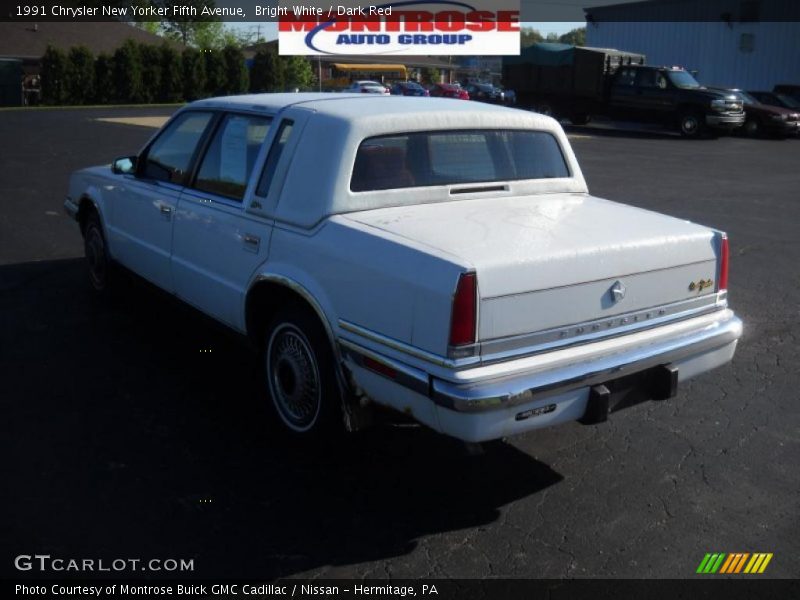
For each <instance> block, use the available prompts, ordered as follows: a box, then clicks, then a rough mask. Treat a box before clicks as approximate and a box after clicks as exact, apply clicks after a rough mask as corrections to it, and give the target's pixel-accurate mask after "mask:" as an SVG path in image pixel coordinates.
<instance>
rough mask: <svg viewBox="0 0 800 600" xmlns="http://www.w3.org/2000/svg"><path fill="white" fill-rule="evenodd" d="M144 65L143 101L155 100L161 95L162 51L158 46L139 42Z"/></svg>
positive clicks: (140, 55) (140, 58)
mask: <svg viewBox="0 0 800 600" xmlns="http://www.w3.org/2000/svg"><path fill="white" fill-rule="evenodd" d="M139 63H140V64H141V66H142V101H143V102H146V103H148V104H149V103H151V102H155V101H156V100H157V99H158V98H159V96H160V95H161V52H160V50H159V49H158V46H153V45H151V44H139Z"/></svg>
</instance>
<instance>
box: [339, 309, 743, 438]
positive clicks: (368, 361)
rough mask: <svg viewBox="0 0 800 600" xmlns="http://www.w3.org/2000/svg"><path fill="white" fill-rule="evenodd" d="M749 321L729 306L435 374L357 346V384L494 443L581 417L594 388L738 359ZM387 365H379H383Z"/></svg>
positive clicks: (681, 375)
mask: <svg viewBox="0 0 800 600" xmlns="http://www.w3.org/2000/svg"><path fill="white" fill-rule="evenodd" d="M741 333H742V322H741V321H740V320H739V319H738V318H737V317H736V316H735V315H734V314H733V312H732V311H730V310H728V309H722V310H718V311H716V312H713V313H710V314H706V315H703V316H700V317H695V318H692V319H687V320H683V321H679V322H677V323H672V324H670V325H665V326H661V327H657V328H654V329H649V330H645V331H640V332H637V333H634V334H630V335H625V336H620V337H615V338H611V339H606V340H603V341H599V342H595V343H591V344H583V345H580V346H575V347H568V348H564V349H561V350H557V351H553V352H544V353H541V354H536V355H533V356H528V357H524V358H519V359H516V360H511V361H505V362H502V363H497V364H490V365H481V366H477V367H474V368H469V369H464V370H459V371H453V372H452V373H451V376H450V377H449V378H448V379H444V378H441V377H434V376H432V375H429V374H428V373H426V372H424V371H422V370H420V369H417V368H412V367H409V366H408V365H405V364H403V363H401V362H398V361H396V360H395V359H390V358H387V357H385V356H382V355H380V354H379V353H376V352H374V351H372V350H367V349H365V348H363V347H360V346H359V345H357V344H354V343H352V342H349V341H345V342H343V343H342V346H341V347H342V352H343V356H344V357H345V359H346V362H347V364H348V366H349V368H350V370H351V372H352V374H353V377H354V379H355V382H356V383H357V385H358V386H359V387H360V388H361V389H362V390H364V391H365V392H366V394H367V395H368V396H369V397H371V398H372V399H373V400H375V401H376V402H378V403H381V404H387V405H390V406H392V407H394V408H397V409H398V410H401V411H403V412H406V413H411V414H413V415H414V416H415V417H416V418H417V419H418V420H420V421H422V422H423V423H426V424H428V425H430V426H431V427H433V428H434V429H437V430H438V431H441V432H443V433H447V434H449V435H452V436H454V437H457V438H460V439H463V440H467V441H475V442H477V441H486V440H491V439H497V438H501V437H505V436H508V435H514V434H518V433H523V432H525V431H529V430H532V429H537V428H541V427H547V426H550V425H555V424H557V423H562V422H565V421H572V420H576V419H580V418H581V417H583V416H584V414H585V413H586V408H587V403H588V401H589V394H590V390H591V389H592V386H595V385H597V384H604V383H609V382H612V381H615V380H619V379H620V378H623V377H626V376H628V375H634V374H637V373H643V372H645V371H648V370H651V369H654V368H659V367H660V366H662V365H670V366H671V367H672V368H673V369H677V377H678V381H683V380H686V379H688V378H690V377H693V376H695V375H698V374H700V373H703V372H705V371H708V370H710V369H713V368H715V367H718V366H720V365H722V364H725V363H726V362H728V361H730V360H731V358H732V357H733V354H734V351H735V349H736V342H737V340H738V339H739V337H740V336H741ZM376 362H377V363H379V364H380V365H381V366H380V367H378V368H376V366H375V364H376Z"/></svg>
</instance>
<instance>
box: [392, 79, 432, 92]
mask: <svg viewBox="0 0 800 600" xmlns="http://www.w3.org/2000/svg"><path fill="white" fill-rule="evenodd" d="M391 91H392V95H393V96H429V95H430V94H429V93H428V90H426V89H425V88H424V87H422V86H421V85H420V84H418V83H417V82H416V81H398V82H397V83H395V84H394V85H393V86H392V90H391Z"/></svg>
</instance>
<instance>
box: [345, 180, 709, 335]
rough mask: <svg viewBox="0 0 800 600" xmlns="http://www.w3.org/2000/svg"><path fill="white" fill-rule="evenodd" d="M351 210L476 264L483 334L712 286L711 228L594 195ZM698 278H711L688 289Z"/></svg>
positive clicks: (568, 321)
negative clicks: (616, 285)
mask: <svg viewBox="0 0 800 600" xmlns="http://www.w3.org/2000/svg"><path fill="white" fill-rule="evenodd" d="M347 217H348V218H350V219H354V220H356V221H358V222H360V223H363V224H366V225H369V226H372V227H376V228H378V229H382V230H385V231H388V232H391V233H393V234H396V235H399V236H402V237H404V238H407V239H409V240H413V241H414V242H416V243H421V244H424V245H426V246H428V247H431V248H433V249H436V250H438V251H440V252H441V253H445V254H448V255H451V256H454V257H456V258H457V259H458V260H459V261H461V262H464V263H466V264H467V265H469V266H470V267H472V268H474V269H475V271H476V272H477V275H478V293H479V297H480V298H479V301H480V304H479V321H478V339H479V340H480V341H485V340H490V339H495V338H502V337H508V336H514V335H520V334H526V333H531V332H537V331H542V330H547V329H551V328H556V327H560V326H565V325H572V324H577V323H584V322H587V321H594V320H598V319H604V318H606V317H610V316H614V315H624V314H626V313H629V312H633V311H639V310H642V309H647V308H651V307H659V306H662V305H664V304H668V303H673V302H677V301H680V300H689V299H692V298H696V297H697V296H700V295H711V294H713V293H714V291H715V285H716V274H717V271H716V249H715V238H714V232H713V231H712V230H710V229H708V228H706V227H702V226H700V225H696V224H694V223H690V222H688V221H683V220H680V219H676V218H673V217H668V216H665V215H661V214H658V213H655V212H651V211H647V210H643V209H640V208H635V207H632V206H628V205H625V204H619V203H616V202H611V201H608V200H603V199H600V198H595V197H593V196H589V195H587V194H546V195H538V196H536V197H531V196H528V197H506V198H497V197H493V198H481V199H474V200H460V201H454V202H444V203H434V204H424V205H415V206H405V207H396V208H384V209H378V210H371V211H364V212H359V213H351V214H349V215H347ZM701 279H702V280H708V279H711V280H712V281H714V285H711V286H710V287H705V288H702V289H700V290H698V289H697V288H696V287H695V288H694V289H690V284H691V283H692V282H698V281H700V280H701ZM617 282H619V285H618V291H617V292H616V293H614V292H613V290H612V287H614V286H615V284H617ZM620 287H621V288H622V289H621V290H619V288H620Z"/></svg>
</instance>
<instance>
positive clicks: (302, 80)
mask: <svg viewBox="0 0 800 600" xmlns="http://www.w3.org/2000/svg"><path fill="white" fill-rule="evenodd" d="M280 58H281V61H282V62H283V64H284V68H283V71H284V76H285V82H284V85H286V87H287V88H288V89H289V90H294V89H295V88H296V89H299V90H307V89H309V88H310V87H311V85H312V84H313V83H314V70H313V69H312V68H311V62H309V60H308V59H307V58H306V57H305V56H281V57H280Z"/></svg>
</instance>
